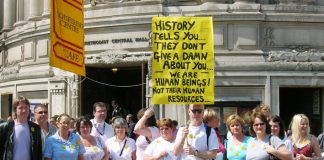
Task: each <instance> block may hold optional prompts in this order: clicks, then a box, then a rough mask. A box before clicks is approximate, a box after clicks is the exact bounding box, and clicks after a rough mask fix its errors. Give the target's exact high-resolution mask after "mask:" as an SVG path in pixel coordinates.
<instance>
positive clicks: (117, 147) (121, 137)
mask: <svg viewBox="0 0 324 160" xmlns="http://www.w3.org/2000/svg"><path fill="white" fill-rule="evenodd" d="M113 128H114V131H115V136H114V137H111V138H109V139H107V141H106V146H107V148H108V151H109V154H110V158H111V159H112V160H119V159H123V160H135V159H136V145H135V141H134V140H133V139H132V138H129V137H127V134H126V131H127V122H126V120H125V119H124V118H116V119H115V120H114V121H113Z"/></svg>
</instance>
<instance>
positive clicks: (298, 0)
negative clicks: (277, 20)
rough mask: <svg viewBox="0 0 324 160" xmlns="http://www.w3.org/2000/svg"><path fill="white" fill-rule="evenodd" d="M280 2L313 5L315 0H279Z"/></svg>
mask: <svg viewBox="0 0 324 160" xmlns="http://www.w3.org/2000/svg"><path fill="white" fill-rule="evenodd" d="M279 1H280V4H292V3H294V4H309V5H313V4H315V3H316V0H279Z"/></svg>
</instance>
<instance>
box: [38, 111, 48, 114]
mask: <svg viewBox="0 0 324 160" xmlns="http://www.w3.org/2000/svg"><path fill="white" fill-rule="evenodd" d="M47 113H48V111H39V112H37V114H47Z"/></svg>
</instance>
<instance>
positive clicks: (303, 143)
mask: <svg viewBox="0 0 324 160" xmlns="http://www.w3.org/2000/svg"><path fill="white" fill-rule="evenodd" d="M309 132H310V127H309V120H308V117H307V116H306V115H304V114H296V115H294V117H293V119H292V121H291V137H290V138H291V140H292V143H293V146H294V156H295V158H296V160H304V159H321V150H320V147H319V144H318V141H317V139H316V137H315V136H313V135H310V134H309Z"/></svg>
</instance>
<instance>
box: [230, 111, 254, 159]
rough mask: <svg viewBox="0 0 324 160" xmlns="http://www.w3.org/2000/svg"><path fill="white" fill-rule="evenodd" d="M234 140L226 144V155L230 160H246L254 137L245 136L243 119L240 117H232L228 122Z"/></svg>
mask: <svg viewBox="0 0 324 160" xmlns="http://www.w3.org/2000/svg"><path fill="white" fill-rule="evenodd" d="M226 125H227V128H228V129H229V131H230V133H231V134H232V138H231V139H229V140H228V141H227V142H225V147H226V153H227V154H226V155H227V157H226V158H227V159H229V160H233V159H235V160H245V159H246V158H245V157H246V149H247V145H248V143H249V142H250V141H251V140H252V137H250V136H245V135H244V134H243V125H244V121H243V119H242V118H241V117H240V116H238V115H235V114H233V115H230V116H229V117H228V118H227V120H226Z"/></svg>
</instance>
